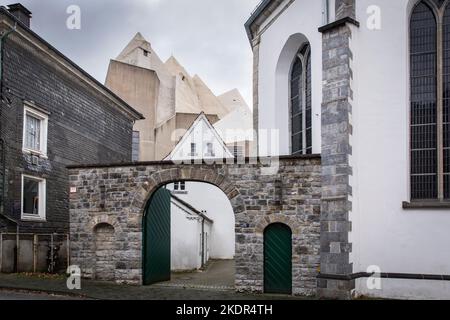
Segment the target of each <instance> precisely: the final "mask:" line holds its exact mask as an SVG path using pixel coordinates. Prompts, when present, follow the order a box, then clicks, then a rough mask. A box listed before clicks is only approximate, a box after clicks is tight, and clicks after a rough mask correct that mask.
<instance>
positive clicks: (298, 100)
mask: <svg viewBox="0 0 450 320" xmlns="http://www.w3.org/2000/svg"><path fill="white" fill-rule="evenodd" d="M290 90H291V151H292V154H311V153H312V99H311V51H310V46H309V44H305V45H303V46H302V47H301V48H300V50H299V52H298V54H297V56H296V57H295V59H294V63H293V65H292V71H291V78H290Z"/></svg>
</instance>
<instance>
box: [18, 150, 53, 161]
mask: <svg viewBox="0 0 450 320" xmlns="http://www.w3.org/2000/svg"><path fill="white" fill-rule="evenodd" d="M22 151H23V153H26V154H29V155H31V156H36V157H39V158H42V159H48V156H47V155H46V154H45V153H42V152H39V151H35V150H30V149H23V150H22Z"/></svg>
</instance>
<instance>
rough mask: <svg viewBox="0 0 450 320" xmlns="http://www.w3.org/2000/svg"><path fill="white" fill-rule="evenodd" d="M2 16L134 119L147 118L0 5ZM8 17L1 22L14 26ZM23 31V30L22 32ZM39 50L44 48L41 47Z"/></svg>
mask: <svg viewBox="0 0 450 320" xmlns="http://www.w3.org/2000/svg"><path fill="white" fill-rule="evenodd" d="M1 16H3V17H5V18H6V19H9V20H11V21H12V22H13V23H14V24H15V25H16V27H17V26H18V27H20V29H21V30H19V28H16V31H15V33H19V34H20V35H21V36H22V37H25V38H26V39H27V40H29V38H27V36H31V37H32V38H34V40H36V41H37V42H39V43H40V44H41V45H43V46H44V47H47V48H48V49H49V51H51V52H52V53H53V54H54V56H52V58H54V59H60V60H61V61H62V62H63V63H65V64H66V67H67V68H68V69H69V70H70V71H72V72H74V73H75V74H77V73H78V76H79V77H81V78H82V79H83V80H85V81H86V82H87V83H88V84H89V85H90V86H91V87H95V88H96V89H98V90H99V91H100V93H102V94H103V95H104V96H106V97H107V98H108V99H109V100H110V101H111V102H113V103H114V105H115V106H116V107H118V108H119V109H121V110H122V111H124V112H126V113H127V114H128V115H130V117H131V118H133V119H134V120H142V119H145V118H144V116H143V115H142V114H141V113H139V112H138V111H136V110H135V109H133V108H132V107H131V106H130V105H129V104H127V103H126V102H125V101H124V100H122V99H121V98H120V97H119V96H117V95H116V94H115V93H114V92H112V91H111V90H109V89H108V88H107V87H105V86H104V85H103V84H101V83H100V82H99V81H98V80H97V79H95V78H94V77H93V76H91V75H90V74H89V73H87V72H86V71H85V70H83V69H82V68H81V67H80V66H78V65H77V64H76V63H75V62H73V61H72V60H70V59H69V58H67V57H66V56H65V55H64V54H63V53H61V52H60V51H59V50H57V49H56V48H55V47H53V46H52V45H51V44H49V43H48V42H47V41H46V40H44V39H43V38H42V37H41V36H39V35H38V34H37V33H35V32H34V31H33V30H31V29H30V28H29V27H28V26H26V25H25V24H24V23H23V22H22V21H20V19H18V18H17V17H15V16H14V15H13V14H11V13H10V12H9V11H8V9H7V8H6V7H4V6H0V18H1ZM6 19H2V21H1V23H2V24H4V25H5V26H7V27H12V26H13V25H12V24H11V22H8V21H6ZM22 31H23V32H22ZM39 50H42V49H41V48H40V47H39Z"/></svg>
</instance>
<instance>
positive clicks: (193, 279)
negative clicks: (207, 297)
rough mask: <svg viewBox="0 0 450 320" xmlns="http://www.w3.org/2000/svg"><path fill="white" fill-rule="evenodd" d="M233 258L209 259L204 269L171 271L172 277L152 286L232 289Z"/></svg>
mask: <svg viewBox="0 0 450 320" xmlns="http://www.w3.org/2000/svg"><path fill="white" fill-rule="evenodd" d="M234 274H235V262H234V260H211V261H209V262H208V264H207V266H206V268H205V270H198V271H194V272H180V273H172V279H171V280H170V281H168V282H162V283H158V284H155V285H153V287H160V288H161V287H170V288H186V289H211V290H233V289H234Z"/></svg>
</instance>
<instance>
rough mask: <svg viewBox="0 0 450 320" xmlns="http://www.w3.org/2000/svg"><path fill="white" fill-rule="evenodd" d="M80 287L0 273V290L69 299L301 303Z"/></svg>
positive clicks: (105, 285) (93, 284)
mask: <svg viewBox="0 0 450 320" xmlns="http://www.w3.org/2000/svg"><path fill="white" fill-rule="evenodd" d="M81 287H82V289H81V290H69V289H67V286H66V278H65V277H47V276H42V275H23V274H0V290H7V291H9V292H11V291H16V290H19V292H20V291H22V292H23V291H25V292H31V293H50V294H56V295H65V296H68V297H71V298H89V299H100V300H286V299H288V300H302V298H298V297H291V296H275V295H259V294H239V293H236V292H235V291H234V290H211V289H208V290H206V289H203V290H201V289H184V288H177V287H157V286H128V285H117V284H114V283H110V282H98V281H90V280H82V282H81ZM0 299H1V295H0Z"/></svg>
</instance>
